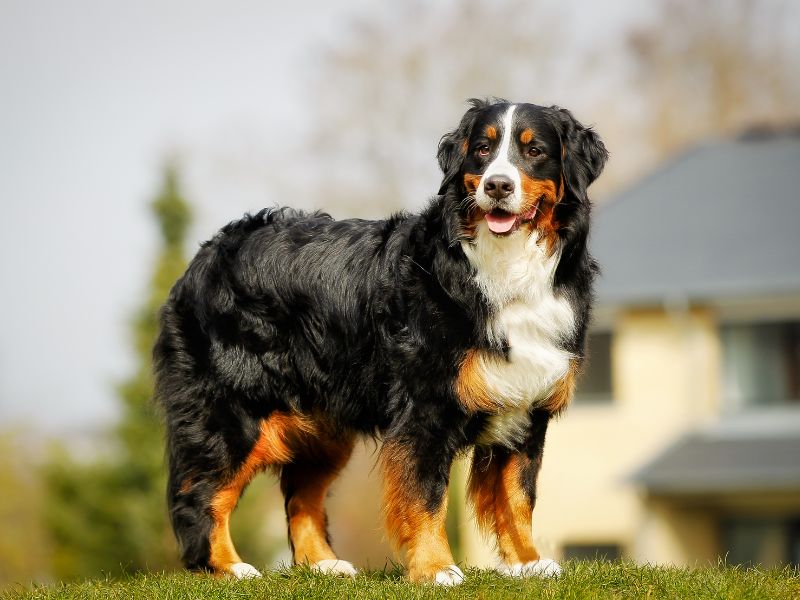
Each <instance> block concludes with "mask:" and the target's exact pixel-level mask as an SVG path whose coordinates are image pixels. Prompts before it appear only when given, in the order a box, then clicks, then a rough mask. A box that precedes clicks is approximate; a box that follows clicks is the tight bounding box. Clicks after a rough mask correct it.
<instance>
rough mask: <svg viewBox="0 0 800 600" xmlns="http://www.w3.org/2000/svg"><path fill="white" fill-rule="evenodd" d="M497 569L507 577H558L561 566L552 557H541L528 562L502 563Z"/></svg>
mask: <svg viewBox="0 0 800 600" xmlns="http://www.w3.org/2000/svg"><path fill="white" fill-rule="evenodd" d="M497 571H498V572H499V573H501V574H503V575H506V576H507V577H558V576H559V575H561V567H560V566H559V564H558V563H557V562H556V561H554V560H553V559H552V558H540V559H539V560H532V561H530V562H526V563H514V564H511V565H506V564H501V565H500V566H499V567H498V568H497Z"/></svg>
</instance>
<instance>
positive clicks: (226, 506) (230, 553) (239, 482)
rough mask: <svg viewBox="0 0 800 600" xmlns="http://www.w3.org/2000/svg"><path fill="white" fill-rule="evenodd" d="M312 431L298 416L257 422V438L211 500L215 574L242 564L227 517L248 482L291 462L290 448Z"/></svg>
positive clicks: (273, 416) (276, 415) (277, 416)
mask: <svg viewBox="0 0 800 600" xmlns="http://www.w3.org/2000/svg"><path fill="white" fill-rule="evenodd" d="M313 430H314V427H313V424H312V423H311V421H310V420H309V419H308V418H306V417H303V416H301V415H296V414H287V413H273V414H271V415H270V416H269V418H267V419H264V420H263V421H261V434H260V435H259V437H258V440H257V441H256V443H255V446H253V449H252V450H251V451H250V454H248V456H247V458H246V459H245V461H244V462H243V463H242V465H241V466H240V467H239V469H238V470H237V471H236V472H235V473H234V474H233V475H232V476H231V477H230V479H229V480H228V482H227V483H226V484H225V486H224V487H223V488H222V489H220V490H219V491H217V493H215V494H214V496H213V497H212V499H211V517H212V519H213V525H212V529H211V534H210V536H209V545H210V556H209V561H208V562H209V564H210V565H211V567H212V568H213V569H214V570H215V571H217V572H222V571H227V570H228V569H229V568H230V566H231V565H232V564H234V563H237V562H242V560H241V558H239V554H238V553H237V552H236V548H235V547H234V545H233V541H232V540H231V534H230V527H229V524H230V516H231V513H232V512H233V509H234V508H236V504H237V503H238V502H239V497H240V496H241V495H242V492H243V491H244V488H245V487H247V484H248V483H250V480H251V479H252V478H253V477H254V476H255V475H256V474H257V473H258V472H259V471H262V470H263V469H264V468H266V467H267V466H270V465H276V464H283V463H286V462H288V461H289V460H291V458H292V448H293V447H294V446H296V445H297V444H298V443H299V442H300V440H302V439H303V437H305V436H306V435H308V434H311V433H312V432H313Z"/></svg>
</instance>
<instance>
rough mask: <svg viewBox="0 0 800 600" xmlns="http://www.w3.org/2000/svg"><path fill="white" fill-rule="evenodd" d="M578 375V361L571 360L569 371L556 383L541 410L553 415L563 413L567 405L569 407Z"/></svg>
mask: <svg viewBox="0 0 800 600" xmlns="http://www.w3.org/2000/svg"><path fill="white" fill-rule="evenodd" d="M579 374H580V367H579V365H578V361H577V360H571V361H570V363H569V371H567V374H566V375H565V376H564V377H563V378H562V379H560V380H559V381H558V382H557V383H556V386H555V388H554V389H553V393H552V394H550V397H549V398H548V399H547V401H546V402H545V405H544V407H543V408H545V409H547V410H548V411H550V413H551V414H554V415H557V414H558V413H560V412H561V411H563V410H564V409H565V408H566V407H567V405H569V403H570V401H571V400H572V396H573V395H574V394H575V383H576V381H577V380H578V375H579Z"/></svg>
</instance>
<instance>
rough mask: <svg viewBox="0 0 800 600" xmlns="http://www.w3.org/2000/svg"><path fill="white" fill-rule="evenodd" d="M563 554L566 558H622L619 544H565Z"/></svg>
mask: <svg viewBox="0 0 800 600" xmlns="http://www.w3.org/2000/svg"><path fill="white" fill-rule="evenodd" d="M563 554H564V558H565V559H566V560H619V559H620V558H622V546H620V545H619V544H566V545H565V546H564V552H563Z"/></svg>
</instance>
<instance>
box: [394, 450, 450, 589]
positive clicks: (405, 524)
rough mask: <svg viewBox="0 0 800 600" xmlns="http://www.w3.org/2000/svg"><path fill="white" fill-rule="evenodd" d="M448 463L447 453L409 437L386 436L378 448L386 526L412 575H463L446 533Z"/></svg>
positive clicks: (439, 579) (446, 578)
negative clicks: (454, 558) (381, 446)
mask: <svg viewBox="0 0 800 600" xmlns="http://www.w3.org/2000/svg"><path fill="white" fill-rule="evenodd" d="M451 463H452V455H451V453H449V452H447V451H442V449H440V448H436V449H434V448H428V447H425V444H421V443H420V442H419V441H414V440H400V439H389V440H387V441H386V442H385V443H384V445H383V448H382V450H381V466H382V470H383V511H384V516H385V519H386V529H387V531H388V533H389V536H390V538H391V540H392V541H393V542H394V543H395V545H396V546H397V548H398V549H399V548H401V547H405V548H406V560H407V564H408V577H409V579H410V580H411V581H430V582H433V583H437V584H440V585H457V584H459V583H461V582H462V581H463V580H464V574H463V573H462V572H461V570H460V569H459V568H458V567H457V566H456V565H455V564H454V561H453V554H452V552H451V551H450V544H449V543H448V541H447V535H446V533H445V516H446V514H447V485H448V481H449V477H450V466H451Z"/></svg>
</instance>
